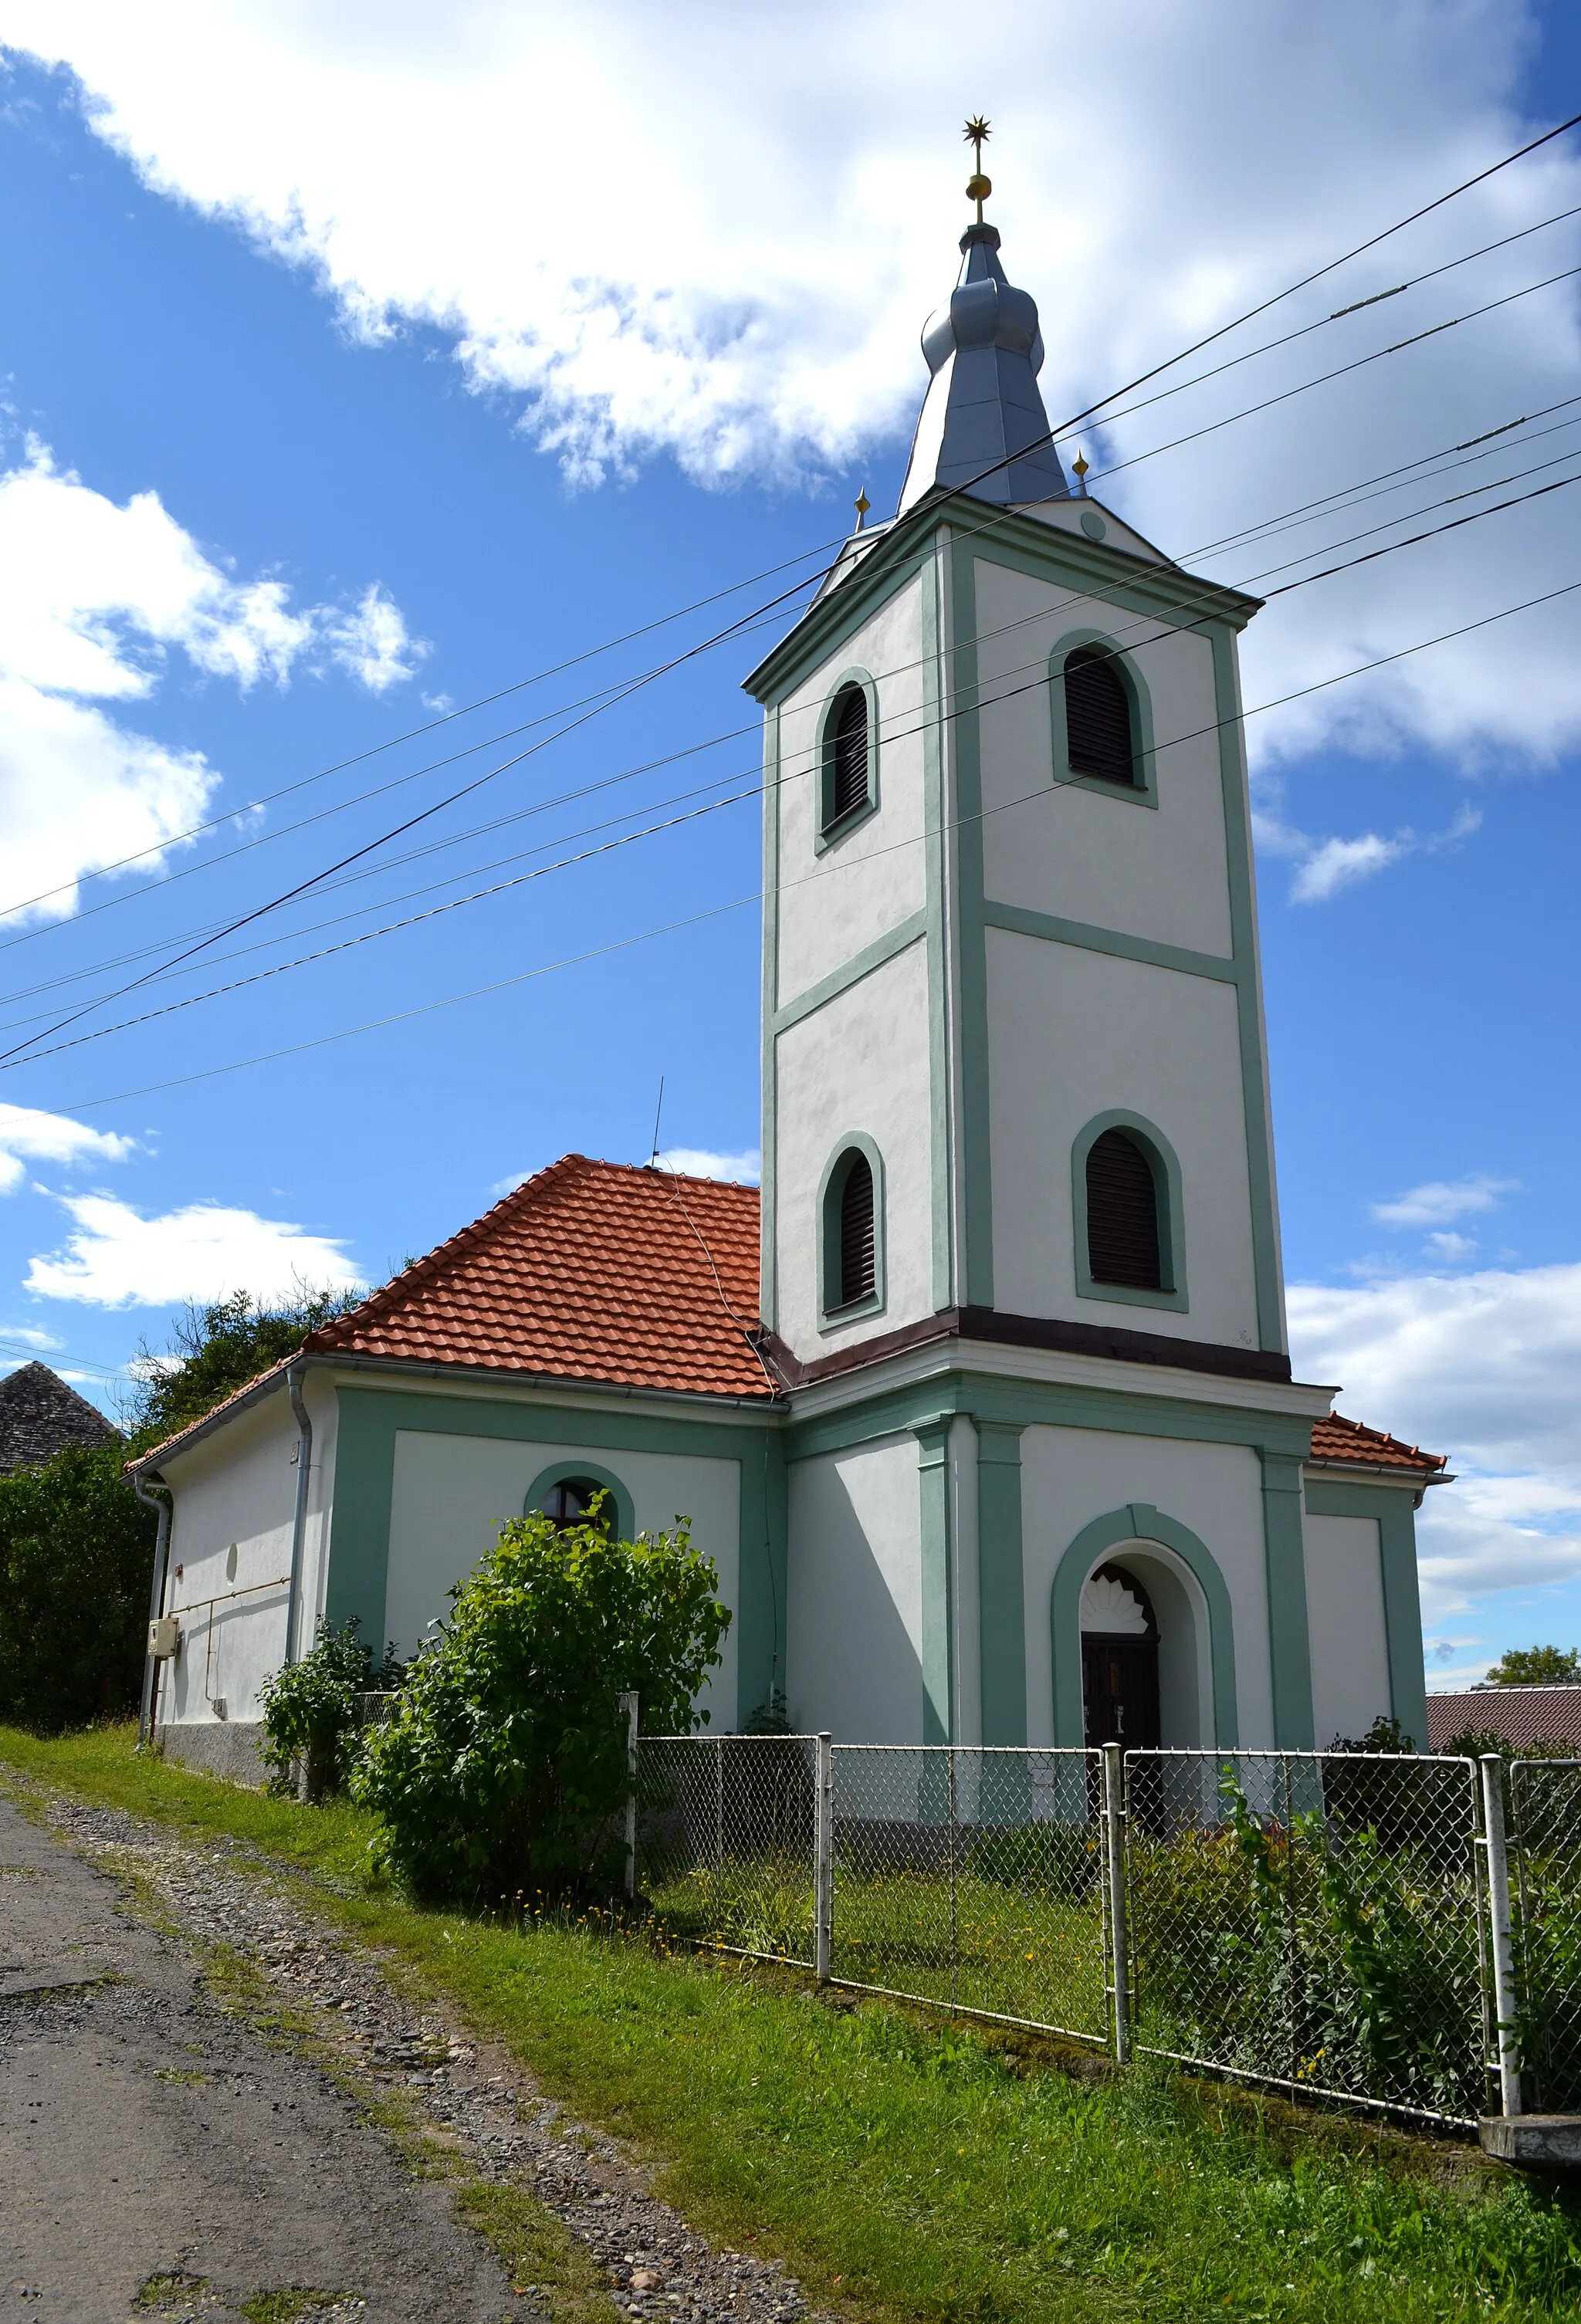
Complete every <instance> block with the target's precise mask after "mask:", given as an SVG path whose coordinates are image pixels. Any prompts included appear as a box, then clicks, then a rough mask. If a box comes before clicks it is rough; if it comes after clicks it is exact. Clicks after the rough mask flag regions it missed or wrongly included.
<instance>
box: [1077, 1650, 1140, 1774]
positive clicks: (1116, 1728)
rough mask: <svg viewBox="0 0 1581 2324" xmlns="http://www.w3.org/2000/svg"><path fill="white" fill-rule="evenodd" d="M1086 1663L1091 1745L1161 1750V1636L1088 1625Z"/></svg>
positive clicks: (1084, 1679) (1083, 1654)
mask: <svg viewBox="0 0 1581 2324" xmlns="http://www.w3.org/2000/svg"><path fill="white" fill-rule="evenodd" d="M1081 1662H1082V1692H1083V1695H1084V1697H1085V1700H1086V1741H1087V1748H1088V1749H1089V1750H1096V1749H1097V1748H1098V1747H1099V1746H1100V1745H1101V1744H1104V1743H1118V1744H1119V1745H1121V1747H1122V1748H1123V1749H1125V1750H1127V1751H1155V1750H1157V1748H1158V1743H1159V1642H1158V1640H1157V1638H1145V1637H1137V1636H1135V1635H1134V1634H1133V1635H1131V1636H1128V1637H1119V1636H1114V1635H1111V1634H1109V1633H1107V1632H1105V1631H1102V1630H1088V1631H1086V1632H1085V1633H1084V1635H1083V1637H1082V1642H1081Z"/></svg>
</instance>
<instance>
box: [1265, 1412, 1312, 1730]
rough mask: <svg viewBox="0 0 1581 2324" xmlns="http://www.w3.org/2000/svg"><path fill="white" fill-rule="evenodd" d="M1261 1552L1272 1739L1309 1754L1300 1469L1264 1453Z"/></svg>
mask: <svg viewBox="0 0 1581 2324" xmlns="http://www.w3.org/2000/svg"><path fill="white" fill-rule="evenodd" d="M1262 1551H1263V1570H1264V1572H1265V1574H1266V1577H1267V1586H1268V1659H1269V1668H1270V1671H1271V1675H1272V1680H1273V1740H1274V1748H1276V1750H1280V1751H1310V1750H1312V1749H1313V1748H1315V1746H1314V1738H1313V1733H1312V1652H1311V1646H1310V1642H1309V1639H1308V1630H1307V1556H1306V1544H1305V1539H1304V1536H1303V1534H1302V1530H1301V1464H1300V1462H1299V1461H1292V1460H1291V1459H1290V1456H1289V1455H1288V1454H1286V1453H1277V1452H1267V1451H1264V1452H1262Z"/></svg>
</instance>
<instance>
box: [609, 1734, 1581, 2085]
mask: <svg viewBox="0 0 1581 2324" xmlns="http://www.w3.org/2000/svg"><path fill="white" fill-rule="evenodd" d="M634 1748H635V1759H634V1765H635V1812H634V1853H633V1863H632V1871H631V1876H630V1877H631V1884H632V1886H633V1893H634V1892H636V1891H638V1890H640V1892H641V1894H642V1895H643V1898H644V1899H645V1901H646V1904H647V1905H648V1908H649V1910H650V1911H651V1912H652V1914H653V1915H654V1916H655V1917H656V1919H657V1920H658V1921H659V1922H660V1923H661V1925H662V1926H663V1927H664V1928H665V1929H666V1930H667V1931H668V1932H670V1934H672V1935H673V1936H675V1937H677V1938H680V1939H682V1940H687V1941H696V1942H700V1943H705V1944H709V1945H714V1946H717V1947H720V1948H723V1949H726V1950H733V1951H737V1952H744V1953H753V1954H759V1955H763V1956H765V1957H767V1958H770V1959H772V1960H786V1961H793V1962H798V1963H800V1964H802V1965H804V1966H806V1967H808V1968H810V1969H814V1970H815V1971H816V1973H817V1974H818V1976H819V1977H820V1978H832V1979H833V1980H834V1981H836V1982H837V1983H838V1984H841V1985H846V1986H851V1987H862V1988H865V1989H867V1990H869V1991H877V1992H884V1993H891V1994H894V1995H896V1996H897V1997H901V1998H904V1999H911V2000H919V2001H927V2002H932V2003H937V2004H940V2005H942V2006H946V2007H948V2008H952V2009H956V2010H960V2011H965V2012H969V2013H971V2014H973V2015H984V2016H989V2017H994V2018H999V2019H1002V2020H1010V2021H1013V2022H1017V2023H1020V2024H1030V2025H1035V2026H1038V2027H1040V2028H1042V2029H1044V2030H1046V2031H1048V2032H1049V2033H1062V2034H1065V2035H1067V2036H1071V2037H1074V2038H1076V2039H1077V2040H1080V2041H1084V2042H1088V2043H1094V2044H1096V2045H1101V2046H1103V2047H1105V2048H1110V2049H1112V2050H1113V2051H1114V2054H1115V2055H1116V2056H1118V2057H1120V2058H1122V2059H1123V2058H1125V2057H1127V2056H1129V2055H1131V2054H1132V2052H1133V2050H1134V2051H1135V2052H1142V2053H1147V2054H1151V2055H1153V2056H1157V2057H1162V2058H1169V2059H1173V2060H1176V2061H1179V2062H1180V2063H1182V2064H1186V2065H1193V2066H1197V2067H1198V2068H1203V2069H1207V2070H1210V2071H1214V2072H1218V2073H1225V2074H1230V2075H1234V2076H1236V2077H1239V2078H1242V2079H1244V2080H1251V2081H1255V2082H1260V2083H1265V2084H1271V2085H1273V2086H1275V2087H1278V2088H1281V2089H1289V2090H1290V2091H1291V2092H1293V2093H1298V2094H1301V2093H1304V2094H1307V2095H1310V2096H1312V2097H1327V2098H1340V2099H1344V2100H1345V2101H1346V2102H1348V2103H1351V2104H1360V2105H1364V2106H1373V2107H1384V2108H1387V2109H1388V2110H1390V2111H1391V2112H1395V2113H1401V2114H1410V2115H1415V2116H1425V2117H1428V2118H1430V2119H1435V2120H1438V2121H1447V2122H1455V2123H1462V2124H1469V2123H1473V2122H1475V2120H1476V2118H1477V2117H1478V2116H1479V2115H1481V2114H1482V2113H1484V2111H1486V2110H1488V2109H1489V2108H1490V2107H1494V2108H1496V2107H1499V2106H1500V2105H1501V2103H1502V2107H1503V2109H1504V2111H1506V2112H1513V2111H1515V2110H1516V2109H1517V2108H1518V2107H1519V2105H1520V2103H1521V2100H1522V2098H1523V2099H1524V2103H1525V2104H1526V2106H1528V2107H1541V2108H1543V2109H1545V2110H1549V2111H1564V2110H1567V2109H1570V2108H1575V2109H1576V2110H1577V2111H1581V1761H1576V1762H1569V1761H1564V1762H1559V1761H1528V1762H1519V1763H1517V1764H1516V1765H1515V1766H1514V1767H1513V1768H1512V1769H1511V1770H1510V1771H1509V1772H1508V1774H1507V1775H1505V1776H1504V1777H1503V1779H1502V1783H1503V1789H1502V1791H1501V1787H1500V1778H1499V1775H1498V1773H1497V1770H1496V1768H1490V1769H1488V1770H1487V1771H1484V1769H1479V1768H1478V1767H1477V1766H1475V1765H1474V1763H1473V1762H1472V1761H1470V1760H1469V1759H1453V1758H1430V1757H1409V1756H1402V1755H1389V1756H1385V1755H1381V1754H1380V1755H1373V1754H1365V1753H1345V1754H1340V1753H1322V1752H1252V1751H1229V1752H1224V1751H1133V1752H1130V1753H1127V1754H1126V1755H1125V1757H1124V1758H1123V1761H1122V1759H1121V1756H1120V1754H1119V1752H1118V1750H1117V1748H1111V1750H1110V1752H1108V1753H1099V1752H1096V1751H1075V1750H1072V1751H1040V1750H989V1749H975V1748H966V1747H957V1748H951V1747H948V1746H930V1747H926V1748H925V1747H922V1746H909V1745H905V1746H881V1745H864V1744H849V1745H841V1744H836V1745H831V1743H830V1740H829V1738H827V1736H810V1735H800V1736H797V1735H792V1736H718V1737H712V1736H708V1737H703V1736H691V1737H680V1738H671V1737H651V1738H643V1740H642V1742H641V1743H640V1745H637V1746H635V1747H634ZM1484 1784H1487V1785H1490V1786H1491V1789H1488V1790H1486V1791H1485V1792H1484ZM1484 1797H1485V1799H1486V1800H1487V1802H1488V1803H1489V1805H1488V1814H1487V1821H1486V1829H1485V1830H1484V1814H1483V1802H1484ZM1501 1801H1502V1802H1503V1803H1504V1807H1505V1810H1506V1812H1505V1814H1504V1816H1503V1817H1502V1818H1501V1816H1500V1815H1499V1814H1498V1813H1497V1812H1496V1811H1497V1810H1498V1808H1499V1805H1500V1803H1501ZM1506 1823H1507V1825H1508V1829H1509V1881H1508V1886H1507V1887H1506V1881H1505V1854H1504V1845H1503V1839H1502V1825H1503V1824H1506ZM629 1828H630V1827H629ZM1501 2063H1502V2068H1503V2072H1502V2078H1501V2074H1500V2068H1501ZM1501 2089H1502V2098H1501V2095H1500V2093H1501Z"/></svg>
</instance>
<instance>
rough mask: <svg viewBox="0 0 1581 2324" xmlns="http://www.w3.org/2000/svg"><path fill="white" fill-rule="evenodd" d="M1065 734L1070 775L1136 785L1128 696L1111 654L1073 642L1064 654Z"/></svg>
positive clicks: (1132, 786) (1129, 699) (1134, 755)
mask: <svg viewBox="0 0 1581 2324" xmlns="http://www.w3.org/2000/svg"><path fill="white" fill-rule="evenodd" d="M1065 736H1066V748H1067V751H1068V755H1069V759H1070V771H1071V773H1072V774H1073V775H1096V776H1097V778H1098V779H1099V780H1100V781H1101V782H1105V783H1124V784H1126V785H1128V786H1129V787H1130V788H1132V789H1134V788H1135V787H1136V754H1135V747H1134V744H1133V740H1132V733H1131V698H1130V696H1128V695H1127V693H1126V691H1125V687H1124V684H1123V680H1122V678H1121V677H1120V674H1119V672H1118V671H1117V670H1116V669H1115V668H1114V657H1113V655H1112V654H1107V653H1105V652H1102V651H1101V650H1098V649H1096V648H1095V647H1092V646H1077V649H1076V651H1075V652H1074V653H1072V654H1069V655H1068V656H1067V657H1066V663H1065Z"/></svg>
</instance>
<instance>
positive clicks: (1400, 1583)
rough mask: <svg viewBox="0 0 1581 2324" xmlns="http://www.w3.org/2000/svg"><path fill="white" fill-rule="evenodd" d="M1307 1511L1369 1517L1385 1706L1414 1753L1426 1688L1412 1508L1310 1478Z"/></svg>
mask: <svg viewBox="0 0 1581 2324" xmlns="http://www.w3.org/2000/svg"><path fill="white" fill-rule="evenodd" d="M1307 1507H1308V1509H1309V1510H1310V1511H1311V1513H1312V1515H1313V1516H1314V1517H1374V1518H1375V1519H1376V1520H1377V1525H1378V1557H1379V1563H1380V1566H1381V1568H1382V1583H1383V1628H1384V1634H1385V1639H1386V1643H1387V1646H1388V1651H1389V1707H1390V1711H1391V1715H1392V1716H1393V1717H1394V1718H1396V1719H1398V1720H1399V1721H1400V1723H1401V1727H1402V1728H1403V1729H1405V1732H1406V1733H1407V1734H1408V1735H1409V1736H1410V1738H1411V1740H1412V1742H1413V1743H1414V1744H1415V1745H1416V1747H1417V1749H1418V1750H1419V1751H1425V1750H1426V1749H1427V1748H1428V1690H1427V1680H1426V1677H1425V1674H1424V1670H1423V1664H1422V1602H1421V1595H1420V1591H1419V1588H1418V1585H1417V1556H1416V1508H1415V1504H1414V1501H1413V1499H1412V1497H1411V1495H1410V1493H1409V1492H1404V1491H1401V1490H1400V1489H1398V1488H1395V1487H1391V1486H1388V1485H1348V1484H1346V1483H1345V1482H1344V1480H1338V1479H1329V1478H1327V1477H1313V1478H1310V1479H1308V1484H1307Z"/></svg>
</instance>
